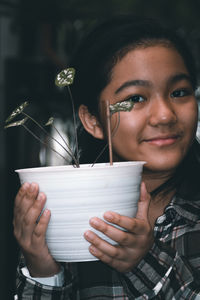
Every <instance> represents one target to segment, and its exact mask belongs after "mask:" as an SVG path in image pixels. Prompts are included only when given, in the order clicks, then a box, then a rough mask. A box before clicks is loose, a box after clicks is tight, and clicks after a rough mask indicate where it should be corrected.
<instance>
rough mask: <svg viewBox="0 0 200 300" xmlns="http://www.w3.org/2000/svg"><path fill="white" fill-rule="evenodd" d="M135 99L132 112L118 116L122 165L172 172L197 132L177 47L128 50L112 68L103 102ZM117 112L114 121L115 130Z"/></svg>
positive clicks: (117, 151)
mask: <svg viewBox="0 0 200 300" xmlns="http://www.w3.org/2000/svg"><path fill="white" fill-rule="evenodd" d="M129 99H131V100H132V101H133V102H134V103H135V104H134V107H133V108H132V110H131V111H130V112H120V125H119V128H118V129H117V131H116V133H115V135H114V137H113V139H112V140H113V150H114V152H115V154H116V155H117V156H118V158H119V160H140V161H146V162H147V164H146V168H147V169H149V170H153V171H157V172H163V171H173V170H174V169H175V168H176V167H177V166H178V165H179V164H180V162H181V161H182V159H183V158H184V156H185V155H186V153H187V151H188V149H189V147H190V145H191V143H192V142H193V139H194V137H195V133H196V126H197V118H198V113H197V112H198V109H197V102H196V99H195V96H194V90H193V88H192V84H191V81H190V76H189V73H188V71H187V69H186V67H185V64H184V62H183V59H182V57H181V56H180V55H179V53H178V52H177V51H176V50H175V49H173V48H167V47H164V46H161V45H160V46H159V45H157V46H152V47H148V48H137V49H135V50H132V51H130V52H129V53H128V54H127V55H126V56H125V57H124V58H123V59H122V60H121V61H119V62H118V63H117V64H116V65H115V66H114V68H113V71H112V78H111V81H110V83H109V84H108V85H107V86H106V88H105V89H104V90H103V91H102V93H101V95H100V101H103V100H109V101H110V104H115V103H117V102H121V101H124V100H129ZM117 117H118V113H115V114H113V116H112V119H111V124H112V127H113V128H114V126H115V124H116V122H117Z"/></svg>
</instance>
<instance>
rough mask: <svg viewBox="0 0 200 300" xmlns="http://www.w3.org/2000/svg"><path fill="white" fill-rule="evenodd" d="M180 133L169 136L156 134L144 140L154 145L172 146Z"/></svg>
mask: <svg viewBox="0 0 200 300" xmlns="http://www.w3.org/2000/svg"><path fill="white" fill-rule="evenodd" d="M179 138H180V135H167V136H156V137H152V138H150V139H145V140H144V141H145V142H146V143H148V144H150V145H154V146H160V147H162V146H170V145H173V144H175V143H176V142H177V140H178V139H179Z"/></svg>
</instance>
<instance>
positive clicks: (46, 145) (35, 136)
mask: <svg viewBox="0 0 200 300" xmlns="http://www.w3.org/2000/svg"><path fill="white" fill-rule="evenodd" d="M22 126H23V127H24V128H25V129H26V130H27V131H28V132H29V133H30V134H31V135H32V136H33V137H34V138H35V139H36V140H38V141H39V142H40V143H42V144H43V145H45V147H48V148H50V149H51V150H52V151H54V152H55V153H57V154H58V155H60V156H61V157H62V158H63V159H64V160H65V161H66V162H67V163H69V161H68V160H67V159H66V158H65V157H64V156H63V155H62V154H60V153H59V152H57V151H56V150H55V149H54V148H52V147H51V146H49V145H48V144H47V143H45V142H44V141H43V140H41V139H40V138H39V137H38V136H37V135H35V134H34V133H33V132H32V131H31V130H30V129H29V128H28V127H27V126H26V125H24V124H22Z"/></svg>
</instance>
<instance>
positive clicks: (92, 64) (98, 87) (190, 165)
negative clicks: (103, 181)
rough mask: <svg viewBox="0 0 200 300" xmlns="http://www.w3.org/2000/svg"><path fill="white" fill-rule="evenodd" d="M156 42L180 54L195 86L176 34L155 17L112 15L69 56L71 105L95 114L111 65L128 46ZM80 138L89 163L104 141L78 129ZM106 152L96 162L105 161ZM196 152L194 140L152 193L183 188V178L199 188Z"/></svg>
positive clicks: (183, 44) (189, 56)
mask: <svg viewBox="0 0 200 300" xmlns="http://www.w3.org/2000/svg"><path fill="white" fill-rule="evenodd" d="M160 44H161V45H163V46H165V47H173V48H174V49H175V50H177V52H178V53H179V54H180V55H181V57H182V59H183V61H184V63H185V66H186V68H187V70H188V73H189V75H190V78H191V83H192V85H193V88H194V89H195V88H196V86H197V74H196V67H195V61H194V58H193V55H192V53H191V52H190V50H189V48H188V46H187V44H186V42H185V41H184V40H183V39H182V38H181V37H180V36H179V35H177V34H176V33H175V32H174V31H173V30H171V29H168V28H165V27H164V26H163V25H161V24H160V23H159V22H157V21H156V20H152V19H149V18H144V17H137V16H134V15H125V16H115V17H113V18H111V19H110V20H107V21H105V22H103V23H101V24H100V25H97V26H96V28H94V29H93V30H92V31H91V32H90V33H89V34H88V35H87V36H86V37H85V39H84V40H83V42H82V43H81V44H80V46H79V48H78V50H77V52H76V54H75V55H74V58H73V59H72V62H71V66H73V67H74V68H75V69H76V76H75V80H74V84H73V85H72V93H73V97H74V100H75V105H76V106H77V107H78V106H79V105H80V104H84V105H86V106H87V107H88V110H89V111H90V112H91V113H92V114H94V115H96V116H97V117H98V104H99V103H98V102H99V96H100V94H101V92H102V90H103V89H104V88H105V87H106V85H107V84H108V83H109V81H110V78H111V74H112V69H113V67H114V66H115V64H116V63H117V62H118V61H119V60H121V59H122V58H123V57H124V56H125V55H126V54H127V53H128V52H129V51H130V50H132V49H135V48H138V47H142V48H145V47H149V46H152V45H160ZM81 137H82V138H81V139H80V141H81V144H82V150H83V155H82V160H81V162H83V163H88V162H93V161H94V160H95V158H96V157H97V155H98V154H99V152H100V151H101V149H102V148H103V147H104V146H105V143H104V142H102V141H99V140H95V139H94V138H93V137H92V136H90V135H89V134H87V133H86V132H85V130H84V129H82V135H81ZM88 145H89V147H88ZM107 152H108V151H106V152H105V155H104V156H102V157H101V160H100V161H108V155H107ZM199 153H200V145H199V143H198V142H197V140H195V142H194V144H193V145H192V146H191V149H190V151H189V153H188V155H187V156H186V158H185V159H184V160H183V162H182V163H181V165H180V166H179V167H178V168H177V170H176V172H175V174H174V176H173V177H172V178H170V179H169V180H168V181H167V182H166V183H164V184H163V185H162V186H160V187H159V188H157V189H156V190H155V191H153V192H152V195H156V194H158V193H160V192H161V191H163V190H165V191H169V190H170V189H173V188H176V189H179V190H180V191H181V190H182V191H183V190H184V189H183V188H182V187H183V182H185V180H186V181H187V182H190V184H192V186H193V190H195V189H194V185H195V186H196V187H197V189H198V190H199V184H198V183H197V181H198V180H199V179H197V178H199V175H200V161H199ZM188 174H190V175H189V176H188ZM191 174H193V176H191ZM184 176H185V177H184ZM184 178H185V180H184ZM191 178H192V181H191ZM181 193H182V194H184V193H183V192H181Z"/></svg>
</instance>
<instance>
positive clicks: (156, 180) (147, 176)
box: [142, 169, 173, 193]
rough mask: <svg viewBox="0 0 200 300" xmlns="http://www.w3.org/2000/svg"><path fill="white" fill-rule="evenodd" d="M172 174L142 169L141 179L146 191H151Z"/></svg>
mask: <svg viewBox="0 0 200 300" xmlns="http://www.w3.org/2000/svg"><path fill="white" fill-rule="evenodd" d="M172 175H173V173H172V172H153V171H150V170H147V169H144V172H143V174H142V180H143V181H144V182H145V184H146V188H147V191H148V192H149V193H151V192H152V191H153V190H155V189H156V188H158V187H159V186H160V185H162V184H163V183H165V182H166V181H167V180H168V179H170V178H171V177H172Z"/></svg>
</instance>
